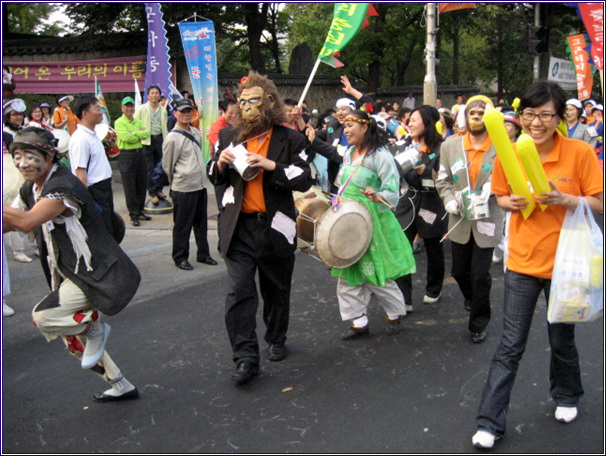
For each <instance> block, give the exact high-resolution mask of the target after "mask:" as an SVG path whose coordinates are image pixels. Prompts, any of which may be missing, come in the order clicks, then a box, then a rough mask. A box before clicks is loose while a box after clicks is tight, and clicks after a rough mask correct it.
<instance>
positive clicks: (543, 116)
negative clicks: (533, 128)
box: [522, 111, 557, 122]
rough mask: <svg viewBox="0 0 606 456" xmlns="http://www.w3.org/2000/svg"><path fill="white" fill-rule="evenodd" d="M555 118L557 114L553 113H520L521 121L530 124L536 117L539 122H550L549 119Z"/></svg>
mask: <svg viewBox="0 0 606 456" xmlns="http://www.w3.org/2000/svg"><path fill="white" fill-rule="evenodd" d="M555 116H557V114H556V113H553V112H541V113H539V114H537V113H536V112H534V111H524V112H522V119H523V120H525V121H526V122H532V121H533V120H534V118H535V117H538V118H539V120H540V121H541V122H551V119H553V118H554V117H555Z"/></svg>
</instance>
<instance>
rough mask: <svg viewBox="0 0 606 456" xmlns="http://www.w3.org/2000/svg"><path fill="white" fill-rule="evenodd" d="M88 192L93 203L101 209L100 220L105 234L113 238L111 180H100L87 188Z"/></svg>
mask: <svg viewBox="0 0 606 456" xmlns="http://www.w3.org/2000/svg"><path fill="white" fill-rule="evenodd" d="M88 191H89V192H90V194H91V195H92V197H93V199H94V200H95V203H97V204H98V205H99V207H100V208H101V218H102V219H103V224H104V225H105V227H106V228H107V232H108V233H109V234H111V236H112V237H114V225H113V223H112V214H113V213H114V193H113V192H112V179H111V177H110V178H109V179H105V180H102V181H100V182H97V183H95V184H93V185H89V186H88Z"/></svg>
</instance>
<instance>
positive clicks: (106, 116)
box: [95, 76, 137, 125]
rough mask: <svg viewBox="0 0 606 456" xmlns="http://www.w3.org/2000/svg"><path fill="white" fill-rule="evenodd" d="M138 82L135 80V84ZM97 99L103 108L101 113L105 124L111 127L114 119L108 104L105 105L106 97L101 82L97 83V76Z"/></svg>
mask: <svg viewBox="0 0 606 456" xmlns="http://www.w3.org/2000/svg"><path fill="white" fill-rule="evenodd" d="M136 81H137V80H136V79H135V82H136ZM95 97H96V98H97V100H98V101H99V106H101V111H102V112H103V123H104V124H107V125H111V121H112V119H111V117H110V116H109V111H108V109H107V103H105V97H104V96H103V92H101V86H100V85H99V81H97V76H95Z"/></svg>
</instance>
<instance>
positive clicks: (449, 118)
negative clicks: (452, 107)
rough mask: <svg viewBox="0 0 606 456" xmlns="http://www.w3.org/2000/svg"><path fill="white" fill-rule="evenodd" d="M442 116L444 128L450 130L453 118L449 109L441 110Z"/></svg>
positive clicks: (452, 125)
mask: <svg viewBox="0 0 606 456" xmlns="http://www.w3.org/2000/svg"><path fill="white" fill-rule="evenodd" d="M442 117H443V118H444V124H445V125H444V126H445V127H446V129H448V130H451V129H452V127H454V119H453V118H452V115H451V114H450V111H444V112H442Z"/></svg>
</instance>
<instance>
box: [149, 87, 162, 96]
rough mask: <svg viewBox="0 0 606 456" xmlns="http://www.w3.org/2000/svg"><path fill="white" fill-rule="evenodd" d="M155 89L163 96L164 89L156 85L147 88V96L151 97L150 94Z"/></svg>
mask: <svg viewBox="0 0 606 456" xmlns="http://www.w3.org/2000/svg"><path fill="white" fill-rule="evenodd" d="M153 89H156V90H157V91H158V92H160V95H162V89H161V88H160V86H157V85H156V84H152V85H150V86H149V87H148V88H147V90H146V91H145V93H146V95H148V96H149V92H151V91H152V90H153Z"/></svg>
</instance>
